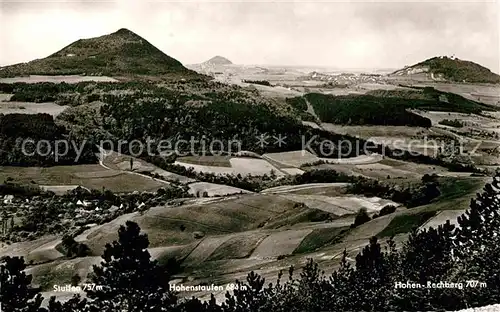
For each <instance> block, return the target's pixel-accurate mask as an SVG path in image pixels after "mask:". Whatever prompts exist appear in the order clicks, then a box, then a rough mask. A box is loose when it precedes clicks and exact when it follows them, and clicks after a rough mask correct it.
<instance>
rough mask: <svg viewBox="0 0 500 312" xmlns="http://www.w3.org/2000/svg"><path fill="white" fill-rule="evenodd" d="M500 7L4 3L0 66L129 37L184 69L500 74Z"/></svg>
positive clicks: (127, 0)
mask: <svg viewBox="0 0 500 312" xmlns="http://www.w3.org/2000/svg"><path fill="white" fill-rule="evenodd" d="M499 1H500V0H498V1H460V2H454V1H441V2H437V1H425V0H423V1H422V0H421V1H419V2H401V1H399V2H396V1H387V0H386V1H383V2H382V1H373V0H372V1H368V0H365V1H347V0H343V1H334V0H330V1H320V0H317V1H312V0H309V1H307V0H302V1H295V2H293V1H287V2H285V1H274V2H271V1H249V0H247V1H241V0H240V1H208V0H205V1H202V0H198V1H189V0H188V1H147V0H146V1H144V0H143V1H131V0H116V1H90V0H80V1H57V0H53V1H41V0H24V1H17V0H10V1H9V0H0V65H8V64H13V63H18V62H25V61H29V60H32V59H35V58H43V57H46V56H48V55H50V54H52V53H54V52H56V51H58V50H60V49H62V48H63V47H64V46H66V45H68V44H70V43H71V42H73V41H76V40H78V39H80V38H90V37H95V36H100V35H103V34H107V33H112V32H114V31H116V30H118V29H120V28H128V29H130V30H132V31H134V32H135V33H137V34H138V35H140V36H142V37H143V38H145V39H146V40H148V41H149V42H151V43H152V44H154V45H155V46H156V47H158V48H159V49H161V50H162V51H163V52H165V53H167V54H168V55H170V56H172V57H174V58H176V59H178V60H179V61H180V62H182V63H183V64H193V63H200V62H203V61H206V60H208V59H209V58H211V57H213V56H215V55H222V56H224V57H227V58H228V59H230V60H231V61H232V62H233V63H236V64H262V65H296V66H300V65H303V66H325V67H334V68H400V67H403V66H405V65H412V64H414V63H417V62H420V61H423V60H425V59H428V58H430V57H434V56H441V55H447V56H452V55H454V56H456V57H457V58H460V59H465V60H471V61H474V62H477V63H479V64H481V65H483V66H486V67H488V68H490V69H491V70H492V71H494V72H497V73H498V72H499V71H500V65H499V54H500V53H499V51H500V40H499V36H500V35H499V29H500V17H499V15H500V2H499Z"/></svg>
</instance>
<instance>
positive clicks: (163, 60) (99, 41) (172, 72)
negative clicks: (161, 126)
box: [0, 28, 203, 78]
mask: <svg viewBox="0 0 500 312" xmlns="http://www.w3.org/2000/svg"><path fill="white" fill-rule="evenodd" d="M80 74H84V75H93V76H101V75H102V76H124V77H129V76H136V75H147V76H168V77H182V78H185V77H189V78H192V77H196V76H199V77H203V76H201V75H198V74H196V73H195V72H193V71H191V70H189V69H187V68H185V67H184V66H183V65H182V64H181V63H180V62H179V61H177V60H176V59H174V58H172V57H170V56H168V55H166V54H165V53H163V52H162V51H161V50H159V49H158V48H156V47H155V46H153V45H152V44H151V43H149V42H148V41H147V40H145V39H143V38H142V37H141V36H139V35H137V34H135V33H134V32H132V31H130V30H128V29H125V28H122V29H120V30H118V31H117V32H114V33H112V34H109V35H104V36H100V37H96V38H90V39H80V40H77V41H75V42H73V43H72V44H70V45H68V46H66V47H65V48H63V49H62V50H60V51H58V52H56V53H54V54H52V55H50V56H48V57H46V58H43V59H37V60H34V61H31V62H28V63H20V64H15V65H11V66H6V67H2V68H0V77H14V76H27V75H80Z"/></svg>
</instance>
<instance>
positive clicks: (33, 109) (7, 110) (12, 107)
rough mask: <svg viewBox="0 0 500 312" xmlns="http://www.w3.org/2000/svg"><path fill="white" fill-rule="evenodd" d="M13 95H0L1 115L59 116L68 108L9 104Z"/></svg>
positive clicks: (42, 104)
mask: <svg viewBox="0 0 500 312" xmlns="http://www.w3.org/2000/svg"><path fill="white" fill-rule="evenodd" d="M11 97H12V94H0V114H41V113H45V114H49V115H52V116H54V117H55V116H57V115H59V114H60V113H62V112H63V111H64V110H65V109H66V108H68V106H65V105H57V104H56V103H52V102H47V103H32V102H9V100H10V98H11Z"/></svg>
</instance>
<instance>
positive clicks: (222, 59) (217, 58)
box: [203, 55, 233, 65]
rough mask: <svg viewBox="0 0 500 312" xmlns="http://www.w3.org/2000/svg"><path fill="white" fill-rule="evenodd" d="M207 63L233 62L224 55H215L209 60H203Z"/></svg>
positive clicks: (221, 63) (229, 63)
mask: <svg viewBox="0 0 500 312" xmlns="http://www.w3.org/2000/svg"><path fill="white" fill-rule="evenodd" d="M203 64H205V65H231V64H233V62H231V61H230V60H228V59H227V58H225V57H222V56H219V55H217V56H214V57H212V58H211V59H209V60H208V61H205V62H203Z"/></svg>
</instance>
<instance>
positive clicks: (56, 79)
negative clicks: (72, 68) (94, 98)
mask: <svg viewBox="0 0 500 312" xmlns="http://www.w3.org/2000/svg"><path fill="white" fill-rule="evenodd" d="M86 81H95V82H116V81H118V80H116V79H114V78H111V77H106V76H81V75H67V76H57V75H54V76H41V75H30V76H27V77H13V78H0V83H16V82H24V83H38V82H53V83H61V82H65V83H78V82H86Z"/></svg>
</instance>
